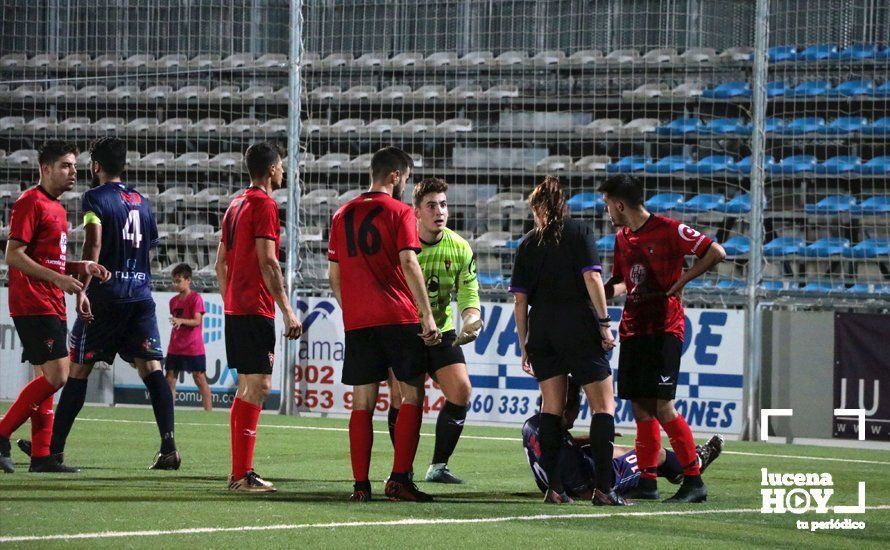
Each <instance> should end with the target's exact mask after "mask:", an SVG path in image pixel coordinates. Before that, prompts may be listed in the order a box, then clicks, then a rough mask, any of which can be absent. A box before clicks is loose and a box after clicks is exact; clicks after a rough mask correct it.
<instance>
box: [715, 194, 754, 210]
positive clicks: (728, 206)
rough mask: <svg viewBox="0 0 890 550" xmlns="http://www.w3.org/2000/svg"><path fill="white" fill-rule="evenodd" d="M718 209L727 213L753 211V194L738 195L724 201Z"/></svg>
mask: <svg viewBox="0 0 890 550" xmlns="http://www.w3.org/2000/svg"><path fill="white" fill-rule="evenodd" d="M718 210H720V211H721V212H725V213H727V214H747V213H748V212H750V211H751V195H748V194H742V195H736V196H735V197H733V198H732V199H730V200H729V201H728V202H726V203H724V204H723V205H722V206H721V207H720V208H718Z"/></svg>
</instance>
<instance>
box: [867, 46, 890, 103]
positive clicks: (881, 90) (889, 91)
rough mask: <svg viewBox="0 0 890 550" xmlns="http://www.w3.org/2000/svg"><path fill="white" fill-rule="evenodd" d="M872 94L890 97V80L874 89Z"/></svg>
mask: <svg viewBox="0 0 890 550" xmlns="http://www.w3.org/2000/svg"><path fill="white" fill-rule="evenodd" d="M887 49H890V47H888V48H887ZM871 95H873V96H874V97H890V80H888V81H887V82H884V83H883V84H881V85H880V86H878V87H877V88H875V89H874V90H872V91H871Z"/></svg>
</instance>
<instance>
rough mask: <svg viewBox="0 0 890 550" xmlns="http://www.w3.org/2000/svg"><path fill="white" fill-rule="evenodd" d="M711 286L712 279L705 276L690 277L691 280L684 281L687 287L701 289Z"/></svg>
mask: <svg viewBox="0 0 890 550" xmlns="http://www.w3.org/2000/svg"><path fill="white" fill-rule="evenodd" d="M713 287H714V282H713V281H712V280H710V279H705V278H702V277H698V278H695V279H692V280H691V281H689V282H688V283H686V288H688V289H699V290H701V289H705V288H713Z"/></svg>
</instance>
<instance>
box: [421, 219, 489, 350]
mask: <svg viewBox="0 0 890 550" xmlns="http://www.w3.org/2000/svg"><path fill="white" fill-rule="evenodd" d="M420 242H421V245H422V247H423V249H422V250H421V252H420V254H419V255H418V256H417V259H418V261H419V262H420V268H421V269H422V270H423V278H424V280H426V289H427V293H428V294H429V296H430V305H432V307H433V317H434V318H435V319H436V326H438V327H439V330H441V331H442V332H445V331H448V330H454V322H453V321H452V313H451V291H452V290H454V289H455V288H456V289H457V307H458V310H459V311H463V310H465V309H467V308H468V307H474V308H480V303H479V281H478V280H477V279H476V257H475V256H474V255H473V249H471V248H470V243H468V242H467V241H465V240H464V239H463V237H461V236H460V235H458V234H457V233H455V232H454V231H452V230H450V229H448V228H447V227H446V228H445V229H444V230H443V232H442V239H441V240H439V242H437V243H435V244H430V243H426V242H423V241H422V240H421V241H420Z"/></svg>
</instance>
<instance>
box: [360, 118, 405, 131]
mask: <svg viewBox="0 0 890 550" xmlns="http://www.w3.org/2000/svg"><path fill="white" fill-rule="evenodd" d="M401 124H402V123H401V122H400V121H399V119H397V118H378V119H376V120H372V121H371V122H370V123H368V125H367V126H362V127H361V128H359V129H358V131H359V133H361V134H370V135H379V134H384V133H386V132H392V131H393V130H394V129H396V128H398V127H399V126H401Z"/></svg>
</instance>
